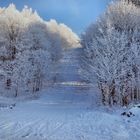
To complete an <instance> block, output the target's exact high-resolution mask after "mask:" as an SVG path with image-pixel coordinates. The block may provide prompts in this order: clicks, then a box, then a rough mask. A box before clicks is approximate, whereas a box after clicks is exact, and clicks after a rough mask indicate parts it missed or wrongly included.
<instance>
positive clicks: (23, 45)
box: [0, 4, 79, 97]
mask: <svg viewBox="0 0 140 140" xmlns="http://www.w3.org/2000/svg"><path fill="white" fill-rule="evenodd" d="M77 45H79V38H78V36H77V35H76V34H74V33H73V32H72V30H71V29H70V28H68V27H67V26H66V25H64V24H58V23H57V22H56V21H55V20H50V21H49V22H47V21H44V20H43V19H42V18H41V17H40V16H39V15H38V14H37V12H34V11H33V10H32V9H31V8H28V7H27V6H25V7H24V8H23V9H22V11H18V10H17V9H16V7H15V5H14V4H10V5H9V7H7V8H0V89H1V90H0V94H2V95H6V96H15V97H17V96H19V95H22V94H31V93H35V92H36V91H39V90H40V89H41V88H42V86H43V84H44V82H45V84H47V82H48V83H49V81H52V78H53V76H54V75H52V74H53V72H52V71H55V68H56V67H55V66H56V65H57V64H58V63H59V60H60V59H61V57H62V56H63V51H64V50H65V49H67V48H70V47H76V46H77Z"/></svg>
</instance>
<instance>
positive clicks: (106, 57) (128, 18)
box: [81, 1, 140, 106]
mask: <svg viewBox="0 0 140 140" xmlns="http://www.w3.org/2000/svg"><path fill="white" fill-rule="evenodd" d="M139 15H140V10H139V8H137V7H135V6H134V5H133V4H132V3H128V2H125V1H118V2H115V3H113V4H111V5H110V6H109V7H108V9H107V11H106V12H105V14H104V15H102V16H101V17H100V19H99V20H98V21H97V22H96V23H95V24H92V25H91V26H90V27H89V28H88V29H87V30H86V32H85V33H84V34H83V35H82V37H81V40H82V41H81V44H82V46H83V54H82V55H83V58H82V63H81V68H82V70H81V72H82V75H84V76H85V78H86V79H87V80H88V81H90V82H91V83H94V81H95V79H96V80H97V83H98V86H99V89H100V90H101V93H102V101H103V103H104V104H109V105H113V104H121V105H123V106H124V105H128V104H129V103H130V102H131V101H136V100H139V99H140V98H139V96H140V92H139V70H140V67H139V60H140V57H139V56H140V53H139V52H140V47H139V45H140V41H139V19H140V16H139Z"/></svg>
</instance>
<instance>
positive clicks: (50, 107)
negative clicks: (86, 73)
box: [0, 51, 140, 140]
mask: <svg viewBox="0 0 140 140" xmlns="http://www.w3.org/2000/svg"><path fill="white" fill-rule="evenodd" d="M69 53H70V52H69ZM71 53H72V54H71ZM71 53H70V54H69V55H68V54H66V55H65V56H64V58H63V60H62V61H61V62H62V64H61V65H60V67H59V69H58V73H59V74H58V75H57V76H58V77H57V82H56V84H55V85H53V86H51V87H48V88H47V89H44V90H43V91H42V92H41V93H40V97H39V98H36V99H34V100H27V101H18V100H14V99H7V98H2V97H1V98H0V105H1V107H0V140H139V139H140V108H139V107H137V106H136V107H131V108H130V109H125V108H124V109H123V108H121V109H119V108H115V109H114V108H112V109H111V108H105V107H102V106H101V105H100V102H99V96H98V91H97V88H96V86H95V87H91V86H90V85H89V84H86V83H84V82H82V79H81V78H80V76H79V75H78V61H77V60H78V58H77V57H75V56H78V55H76V54H75V53H77V51H73V52H71ZM70 60H71V61H70ZM95 101H96V102H95ZM13 105H15V106H13ZM114 110H116V111H114ZM124 111H126V112H129V111H131V112H132V114H133V115H131V116H130V117H128V116H126V115H121V113H122V112H124Z"/></svg>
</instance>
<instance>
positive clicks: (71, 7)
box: [0, 0, 110, 34]
mask: <svg viewBox="0 0 140 140" xmlns="http://www.w3.org/2000/svg"><path fill="white" fill-rule="evenodd" d="M109 1H110V0H0V6H1V7H6V6H8V5H9V4H10V3H14V4H15V5H16V7H17V8H18V9H22V8H23V6H24V5H28V6H29V7H32V8H33V9H34V10H36V11H37V12H38V13H39V15H40V16H41V17H42V18H43V19H45V20H49V19H56V20H57V21H58V22H61V23H64V24H66V25H68V26H69V27H70V28H72V30H73V31H74V32H76V33H78V34H80V33H81V32H82V31H83V30H84V29H85V28H86V27H87V26H88V25H89V24H90V23H91V22H94V21H96V19H97V17H98V16H99V15H100V14H101V13H103V12H104V10H105V8H106V6H107V5H108V3H109Z"/></svg>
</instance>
